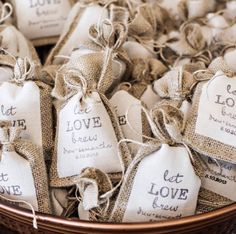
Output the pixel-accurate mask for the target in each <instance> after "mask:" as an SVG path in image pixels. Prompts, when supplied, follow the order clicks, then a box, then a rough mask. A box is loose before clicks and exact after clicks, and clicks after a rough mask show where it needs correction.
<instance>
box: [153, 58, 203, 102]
mask: <svg viewBox="0 0 236 234" xmlns="http://www.w3.org/2000/svg"><path fill="white" fill-rule="evenodd" d="M202 69H205V65H204V63H202V62H198V63H195V64H191V63H190V64H186V65H182V66H179V67H175V68H173V69H172V70H170V71H168V72H167V73H166V74H165V75H164V76H163V77H161V78H160V79H158V80H156V81H154V90H155V91H156V93H157V94H158V95H159V96H160V97H161V98H165V99H173V100H189V99H190V97H191V95H192V90H193V88H194V87H195V85H196V83H197V81H196V79H195V78H194V75H193V73H194V72H195V71H198V70H202Z"/></svg>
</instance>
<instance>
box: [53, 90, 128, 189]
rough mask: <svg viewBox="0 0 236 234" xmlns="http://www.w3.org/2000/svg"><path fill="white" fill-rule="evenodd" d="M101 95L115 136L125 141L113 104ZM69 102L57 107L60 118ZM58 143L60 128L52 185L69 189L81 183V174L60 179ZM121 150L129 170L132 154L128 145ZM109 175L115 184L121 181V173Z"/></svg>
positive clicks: (123, 144) (54, 156)
mask: <svg viewBox="0 0 236 234" xmlns="http://www.w3.org/2000/svg"><path fill="white" fill-rule="evenodd" d="M99 95H100V98H101V100H102V102H103V104H104V106H105V108H106V110H107V112H108V115H109V116H110V119H111V122H112V126H113V128H114V131H115V134H116V137H117V141H118V142H119V141H120V140H121V139H124V137H123V133H122V130H121V128H120V126H119V123H118V118H117V116H116V114H115V111H114V110H113V109H112V107H111V104H110V103H109V101H108V100H107V98H106V97H105V95H103V94H101V93H99ZM68 101H69V100H67V101H66V102H65V103H63V104H59V105H57V106H56V109H57V116H59V113H60V111H61V110H62V108H63V107H64V106H65V105H66V104H67V103H68ZM58 123H59V118H57V126H58ZM57 141H58V128H57V130H56V138H55V147H54V152H53V156H52V164H51V168H50V185H51V186H52V187H68V186H72V185H75V184H77V183H78V181H79V174H78V175H75V176H69V177H65V178H59V176H58V172H57ZM120 150H121V156H122V159H123V162H124V166H125V168H127V167H128V165H129V163H130V161H131V153H130V151H129V148H128V146H127V144H126V143H121V144H120ZM108 175H109V177H110V178H111V180H112V181H113V182H114V180H115V181H119V180H120V179H121V173H109V174H108Z"/></svg>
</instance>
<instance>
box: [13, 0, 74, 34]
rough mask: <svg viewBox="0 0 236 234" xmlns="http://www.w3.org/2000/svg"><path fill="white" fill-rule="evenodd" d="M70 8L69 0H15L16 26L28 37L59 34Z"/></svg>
mask: <svg viewBox="0 0 236 234" xmlns="http://www.w3.org/2000/svg"><path fill="white" fill-rule="evenodd" d="M70 9H71V4H70V1H69V0H51V1H48V0H26V1H17V0H15V11H16V17H17V26H18V28H19V30H20V31H21V32H22V33H23V34H24V35H25V36H26V37H27V38H29V39H37V38H45V37H52V36H59V35H60V34H61V31H62V29H63V26H64V23H65V21H66V19H67V15H68V14H69V12H70Z"/></svg>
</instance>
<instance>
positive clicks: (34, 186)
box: [0, 122, 50, 213]
mask: <svg viewBox="0 0 236 234" xmlns="http://www.w3.org/2000/svg"><path fill="white" fill-rule="evenodd" d="M7 124H9V125H10V123H4V122H1V128H0V144H1V156H0V171H1V173H0V199H3V200H4V199H5V200H7V201H12V202H15V203H16V204H20V205H22V206H23V207H25V208H28V205H27V204H31V205H32V207H33V209H34V210H35V211H39V212H43V213H50V203H49V192H48V180H47V172H46V167H45V163H44V157H43V154H42V150H41V149H40V148H38V147H37V146H36V145H35V144H33V143H32V142H31V141H26V140H23V139H21V138H20V137H19V134H20V131H21V130H20V128H14V127H9V126H8V127H7ZM17 201H18V202H17ZM21 201H22V203H21Z"/></svg>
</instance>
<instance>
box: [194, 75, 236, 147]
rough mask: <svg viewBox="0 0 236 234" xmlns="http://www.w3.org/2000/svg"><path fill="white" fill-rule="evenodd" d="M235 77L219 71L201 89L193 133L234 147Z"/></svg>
mask: <svg viewBox="0 0 236 234" xmlns="http://www.w3.org/2000/svg"><path fill="white" fill-rule="evenodd" d="M235 107H236V77H235V78H228V77H227V76H225V75H224V73H223V72H221V71H219V72H217V73H216V74H215V77H213V78H212V79H211V80H210V81H208V82H207V83H205V84H204V85H203V87H202V93H201V97H200V101H199V107H198V117H197V121H196V128H195V132H196V133H197V134H199V135H202V136H205V137H209V138H212V139H214V140H216V141H219V142H222V143H224V144H227V145H230V146H233V147H236V111H235Z"/></svg>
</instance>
